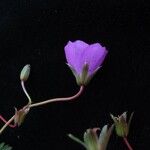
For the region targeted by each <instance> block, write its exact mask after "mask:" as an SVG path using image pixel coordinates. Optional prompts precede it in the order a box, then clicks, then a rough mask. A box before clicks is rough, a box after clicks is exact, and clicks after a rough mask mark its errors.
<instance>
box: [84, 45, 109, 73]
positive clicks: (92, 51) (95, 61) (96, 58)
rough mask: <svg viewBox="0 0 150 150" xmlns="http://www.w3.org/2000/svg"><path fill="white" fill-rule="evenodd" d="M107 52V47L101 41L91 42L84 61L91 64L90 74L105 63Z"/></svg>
mask: <svg viewBox="0 0 150 150" xmlns="http://www.w3.org/2000/svg"><path fill="white" fill-rule="evenodd" d="M106 54H107V50H106V48H105V47H102V46H101V45H100V44H99V43H95V44H91V45H90V46H89V47H88V48H87V49H86V52H85V54H84V61H85V62H86V63H87V64H88V65H89V75H91V74H93V73H94V71H95V70H96V69H98V67H100V65H101V64H102V63H103V61H104V58H105V56H106Z"/></svg>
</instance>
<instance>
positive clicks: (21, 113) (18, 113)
mask: <svg viewBox="0 0 150 150" xmlns="http://www.w3.org/2000/svg"><path fill="white" fill-rule="evenodd" d="M28 112H29V108H28V107H24V108H22V109H20V110H17V109H16V108H15V118H14V122H15V124H16V125H17V126H20V125H21V124H22V123H23V122H24V119H25V117H26V115H27V114H28Z"/></svg>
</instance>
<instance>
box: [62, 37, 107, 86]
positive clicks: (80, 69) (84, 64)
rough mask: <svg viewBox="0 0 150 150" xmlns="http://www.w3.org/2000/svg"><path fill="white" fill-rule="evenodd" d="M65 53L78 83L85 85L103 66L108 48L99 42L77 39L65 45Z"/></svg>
mask: <svg viewBox="0 0 150 150" xmlns="http://www.w3.org/2000/svg"><path fill="white" fill-rule="evenodd" d="M65 54H66V59H67V62H68V65H69V67H70V68H71V70H72V71H73V74H74V75H75V77H76V80H77V83H78V84H79V85H85V84H87V82H88V81H89V80H90V79H91V78H92V76H93V75H94V74H95V72H96V71H97V70H98V69H99V68H100V67H101V64H102V63H103V61H104V58H105V56H106V54H107V50H106V48H105V47H102V46H101V45H100V44H99V43H94V44H91V45H89V44H87V43H85V42H83V41H80V40H77V41H75V42H71V41H69V42H68V43H67V45H66V46H65Z"/></svg>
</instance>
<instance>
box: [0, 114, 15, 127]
mask: <svg viewBox="0 0 150 150" xmlns="http://www.w3.org/2000/svg"><path fill="white" fill-rule="evenodd" d="M0 120H2V121H3V122H4V123H7V122H8V121H7V120H6V119H5V118H4V117H3V116H1V115H0ZM8 126H9V127H11V128H15V127H16V124H8Z"/></svg>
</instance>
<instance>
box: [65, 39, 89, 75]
mask: <svg viewBox="0 0 150 150" xmlns="http://www.w3.org/2000/svg"><path fill="white" fill-rule="evenodd" d="M88 46H89V45H88V44H87V43H85V42H83V41H80V40H77V41H75V42H71V41H69V42H68V43H67V45H66V46H65V54H66V59H67V62H68V64H69V65H70V66H72V67H73V68H74V69H75V70H76V72H77V73H78V74H80V73H81V71H82V68H83V65H84V64H83V63H84V60H83V54H84V51H85V49H86V48H87V47H88Z"/></svg>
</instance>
